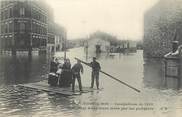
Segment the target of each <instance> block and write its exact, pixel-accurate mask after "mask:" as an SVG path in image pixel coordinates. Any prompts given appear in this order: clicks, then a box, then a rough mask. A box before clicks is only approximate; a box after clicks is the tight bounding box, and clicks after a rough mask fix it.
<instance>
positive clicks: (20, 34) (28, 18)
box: [0, 0, 55, 54]
mask: <svg viewBox="0 0 182 117" xmlns="http://www.w3.org/2000/svg"><path fill="white" fill-rule="evenodd" d="M0 9H1V20H0V25H1V34H0V44H1V45H0V47H1V50H3V51H11V50H12V52H13V53H15V54H16V51H29V52H31V51H32V50H38V51H46V50H47V45H48V42H49V41H48V38H49V37H50V35H49V34H50V33H52V34H53V33H54V29H51V28H49V26H50V25H49V24H54V19H53V16H52V14H53V11H52V10H51V8H50V7H49V6H48V5H47V4H45V3H44V2H43V1H39V0H21V1H20V0H5V1H1V7H0ZM49 29H50V30H49ZM54 37H55V36H54V35H53V38H51V39H52V40H54V39H55V38H54Z"/></svg>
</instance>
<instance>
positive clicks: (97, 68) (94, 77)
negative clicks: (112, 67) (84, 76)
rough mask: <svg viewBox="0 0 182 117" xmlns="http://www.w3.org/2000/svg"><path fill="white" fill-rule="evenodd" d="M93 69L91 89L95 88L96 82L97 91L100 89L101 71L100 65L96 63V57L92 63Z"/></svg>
mask: <svg viewBox="0 0 182 117" xmlns="http://www.w3.org/2000/svg"><path fill="white" fill-rule="evenodd" d="M90 66H91V67H92V81H91V88H93V86H94V80H96V86H97V89H99V71H100V69H101V67H100V64H99V63H98V62H97V61H96V57H93V61H92V62H91V63H90Z"/></svg>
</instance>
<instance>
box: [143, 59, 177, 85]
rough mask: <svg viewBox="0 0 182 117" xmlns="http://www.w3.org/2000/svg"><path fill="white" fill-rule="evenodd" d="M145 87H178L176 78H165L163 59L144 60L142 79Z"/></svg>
mask: <svg viewBox="0 0 182 117" xmlns="http://www.w3.org/2000/svg"><path fill="white" fill-rule="evenodd" d="M143 82H144V85H145V87H152V88H159V89H161V88H162V89H166V88H172V89H178V80H177V79H175V78H172V77H167V78H166V79H165V64H164V59H157V58H153V59H149V58H147V59H145V60H144V79H143Z"/></svg>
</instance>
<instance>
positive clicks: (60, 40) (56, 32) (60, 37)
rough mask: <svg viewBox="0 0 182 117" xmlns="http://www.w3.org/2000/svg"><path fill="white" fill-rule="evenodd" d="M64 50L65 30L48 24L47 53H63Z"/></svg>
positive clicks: (54, 24)
mask: <svg viewBox="0 0 182 117" xmlns="http://www.w3.org/2000/svg"><path fill="white" fill-rule="evenodd" d="M65 49H66V29H65V28H63V27H61V26H59V25H58V24H56V23H53V22H50V23H49V27H48V43H47V50H48V52H50V53H51V52H56V51H63V50H65Z"/></svg>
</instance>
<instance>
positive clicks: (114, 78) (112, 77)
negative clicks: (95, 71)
mask: <svg viewBox="0 0 182 117" xmlns="http://www.w3.org/2000/svg"><path fill="white" fill-rule="evenodd" d="M75 59H76V60H79V61H80V62H82V63H83V64H85V65H87V66H89V67H91V66H90V65H89V64H88V63H86V62H84V61H82V60H80V59H79V58H75ZM100 72H101V73H103V74H104V75H106V76H109V78H111V79H113V80H115V81H118V82H120V83H121V84H124V85H125V86H127V87H129V88H131V89H133V90H135V91H137V92H139V93H140V92H141V91H140V90H138V89H136V88H134V87H133V86H131V85H129V84H127V83H125V82H123V81H121V80H119V79H117V78H116V77H114V76H112V75H110V74H108V73H106V72H104V71H102V70H100Z"/></svg>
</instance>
